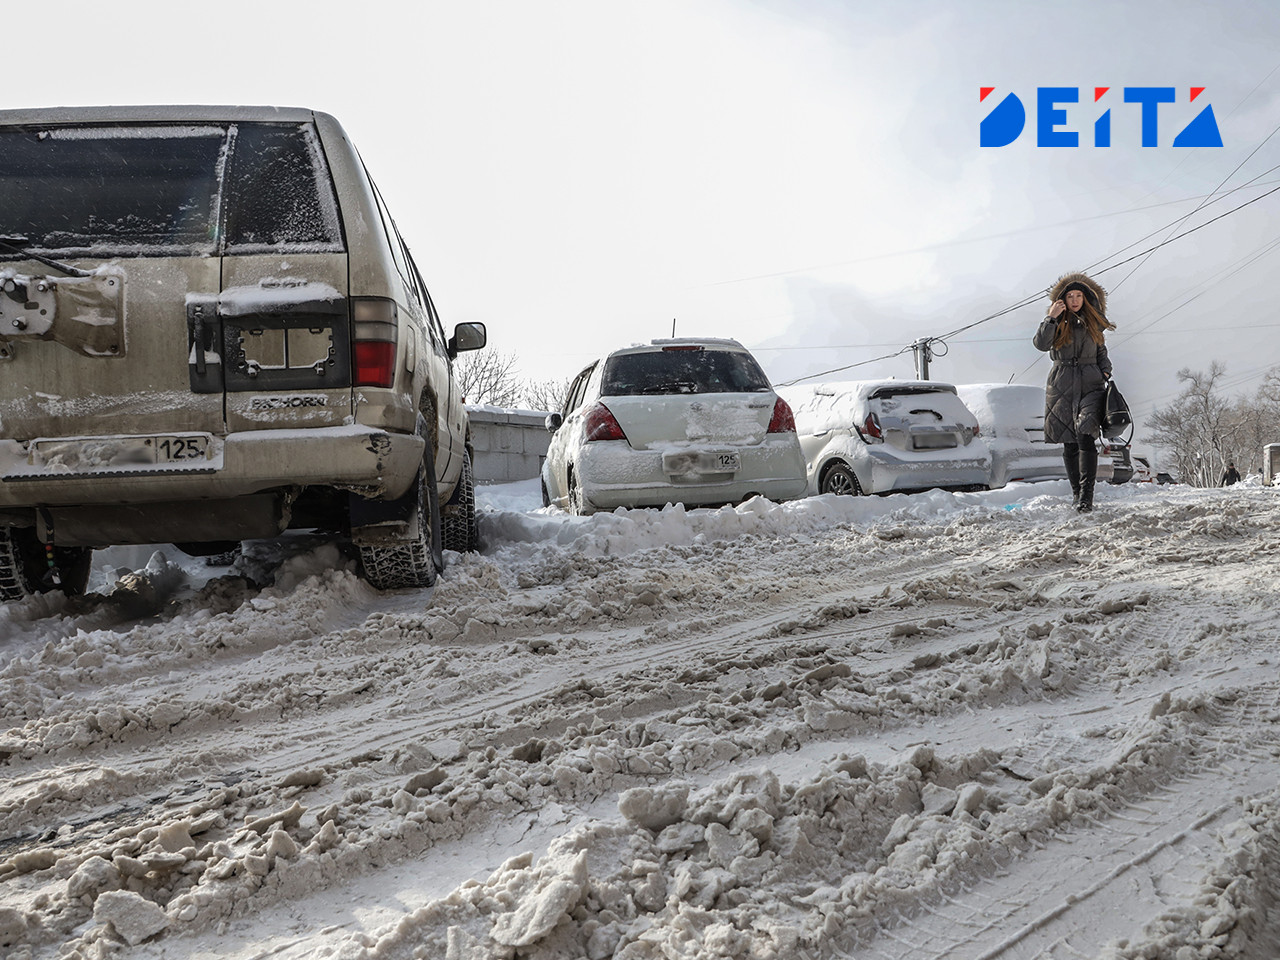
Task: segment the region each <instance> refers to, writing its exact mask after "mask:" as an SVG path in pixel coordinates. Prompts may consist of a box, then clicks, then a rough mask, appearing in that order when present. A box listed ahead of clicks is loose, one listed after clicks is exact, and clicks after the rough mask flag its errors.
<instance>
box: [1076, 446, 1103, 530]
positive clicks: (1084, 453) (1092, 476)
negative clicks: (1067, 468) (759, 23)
mask: <svg viewBox="0 0 1280 960" xmlns="http://www.w3.org/2000/svg"><path fill="white" fill-rule="evenodd" d="M1085 439H1086V440H1087V441H1088V442H1087V443H1081V444H1080V462H1079V464H1078V465H1077V469H1078V470H1079V472H1080V496H1079V498H1078V499H1077V501H1076V509H1077V510H1078V511H1080V512H1081V513H1092V512H1093V485H1094V483H1096V482H1097V479H1098V448H1097V447H1096V446H1094V444H1093V438H1092V437H1086V438H1085Z"/></svg>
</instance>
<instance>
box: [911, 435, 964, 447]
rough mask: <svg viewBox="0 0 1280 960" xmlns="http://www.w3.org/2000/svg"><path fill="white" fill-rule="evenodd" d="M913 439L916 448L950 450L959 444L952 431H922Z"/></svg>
mask: <svg viewBox="0 0 1280 960" xmlns="http://www.w3.org/2000/svg"><path fill="white" fill-rule="evenodd" d="M911 439H912V441H913V447H914V449H916V450H950V449H952V448H954V447H956V446H958V444H957V442H956V438H955V434H952V433H922V434H916V435H915V436H914V437H912V438H911Z"/></svg>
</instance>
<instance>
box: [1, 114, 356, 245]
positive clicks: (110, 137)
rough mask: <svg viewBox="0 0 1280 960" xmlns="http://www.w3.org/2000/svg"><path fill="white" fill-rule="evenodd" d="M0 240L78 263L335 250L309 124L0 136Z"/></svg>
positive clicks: (331, 202)
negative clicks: (84, 259)
mask: <svg viewBox="0 0 1280 960" xmlns="http://www.w3.org/2000/svg"><path fill="white" fill-rule="evenodd" d="M228 171H229V175H227V176H225V177H224V174H228ZM224 179H225V181H226V184H225V189H224ZM224 222H225V224H226V229H225V230H224V229H223V224H224ZM0 236H8V237H20V238H23V239H22V240H21V242H20V245H22V246H25V247H27V248H29V249H32V250H36V251H40V252H46V253H49V252H58V253H61V254H63V255H67V254H80V255H85V256H145V255H147V254H152V255H156V254H163V255H169V256H172V255H175V254H192V255H209V254H214V253H218V252H221V251H222V250H223V248H224V246H227V247H231V248H233V249H235V250H236V252H253V250H254V249H256V248H260V247H271V248H272V249H279V248H281V247H284V248H286V249H290V250H293V251H296V252H301V251H304V250H315V251H317V252H327V251H340V250H341V249H342V242H341V240H342V232H341V228H340V225H339V220H338V213H337V203H336V201H335V199H334V195H333V188H332V185H331V184H330V179H329V174H328V170H327V167H326V166H325V164H324V161H323V158H322V156H321V154H320V150H319V144H318V142H317V139H316V135H315V131H314V129H313V128H312V127H311V125H310V124H301V125H300V124H265V123H262V124H255V123H238V124H199V125H190V126H183V125H173V124H163V125H162V124H152V125H133V126H121V125H110V124H103V125H84V126H64V127H50V128H44V129H34V128H13V127H9V128H3V129H0Z"/></svg>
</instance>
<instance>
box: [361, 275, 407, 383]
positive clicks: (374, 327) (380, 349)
mask: <svg viewBox="0 0 1280 960" xmlns="http://www.w3.org/2000/svg"><path fill="white" fill-rule="evenodd" d="M351 320H352V324H351V326H352V333H353V336H352V341H351V375H352V376H351V379H352V383H353V384H354V385H355V386H357V387H390V386H391V385H392V383H393V382H394V381H395V378H396V339H397V333H398V328H399V325H398V324H397V322H396V304H395V301H394V300H384V299H383V298H381V297H352V298H351Z"/></svg>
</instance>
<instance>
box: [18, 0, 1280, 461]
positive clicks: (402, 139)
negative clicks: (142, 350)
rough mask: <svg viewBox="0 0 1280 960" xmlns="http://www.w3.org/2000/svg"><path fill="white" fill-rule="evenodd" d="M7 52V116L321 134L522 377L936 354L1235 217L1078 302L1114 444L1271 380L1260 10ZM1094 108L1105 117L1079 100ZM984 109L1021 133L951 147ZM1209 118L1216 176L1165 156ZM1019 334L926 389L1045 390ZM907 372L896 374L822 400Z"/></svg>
mask: <svg viewBox="0 0 1280 960" xmlns="http://www.w3.org/2000/svg"><path fill="white" fill-rule="evenodd" d="M15 43H16V41H15ZM19 52H21V58H20V59H21V63H18V62H16V61H15V59H14V58H15V57H16V56H17V55H18V53H19ZM10 54H11V56H10V58H9V67H10V71H11V73H10V80H9V82H8V83H7V84H6V85H5V93H4V95H3V98H2V99H3V103H4V106H6V107H24V106H47V105H78V104H103V103H106V104H129V103H156V102H159V103H245V104H251V103H252V104H259V103H260V104H275V105H288V106H307V107H314V108H316V109H319V110H324V111H326V112H329V113H332V114H334V115H335V116H336V117H337V118H338V119H339V120H340V121H341V122H342V124H343V125H344V126H345V127H346V128H347V131H348V132H349V133H350V135H351V137H352V139H353V140H354V141H355V143H356V145H357V147H358V148H359V149H360V151H361V153H362V155H363V156H364V159H365V161H366V163H367V165H368V167H369V169H370V170H371V172H372V173H373V176H374V178H375V179H376V180H378V181H379V184H380V186H381V188H382V190H383V193H384V194H385V196H386V197H387V200H388V203H389V205H390V206H391V208H392V211H393V214H394V216H395V217H396V219H397V221H398V223H399V225H400V227H401V232H402V233H403V234H404V236H405V239H406V240H407V241H408V243H409V245H410V247H411V248H413V250H414V254H415V258H416V259H417V261H418V263H419V265H420V266H421V268H422V270H423V273H424V275H425V277H426V279H427V283H428V285H429V286H430V287H431V288H432V292H433V296H434V298H435V300H436V302H437V305H438V307H439V308H440V310H441V312H442V314H443V315H444V318H445V321H446V325H451V324H453V323H456V322H459V321H463V320H482V321H484V322H485V323H486V324H488V328H489V336H490V344H491V346H492V348H493V349H495V350H499V351H503V352H509V353H514V354H515V355H516V356H517V357H518V363H519V369H520V372H521V373H522V374H523V375H524V376H526V377H529V378H534V379H543V378H552V377H557V378H559V377H568V376H571V375H572V374H574V373H576V372H577V370H578V369H580V368H581V367H582V366H583V365H585V364H586V363H587V362H589V361H590V360H591V359H592V358H593V357H594V356H598V355H600V354H602V353H605V352H607V351H609V350H610V349H612V348H614V347H616V346H621V345H625V344H627V343H631V342H636V341H643V340H649V339H652V338H654V337H661V336H669V335H670V333H671V329H672V321H673V320H674V321H675V323H676V332H677V333H678V334H680V335H690V336H692V335H708V336H731V337H736V338H737V339H739V340H741V341H742V342H743V343H745V344H747V345H748V346H750V347H752V348H753V349H755V350H756V351H757V356H758V357H759V358H760V360H761V361H762V363H763V364H764V366H765V368H766V370H767V371H768V372H769V374H770V376H771V377H772V378H773V379H774V381H775V382H782V381H786V380H790V379H793V378H796V377H800V376H804V375H807V374H813V373H818V372H820V371H824V370H829V369H831V368H835V367H841V366H845V365H848V364H854V363H858V362H860V361H865V360H869V359H873V358H877V357H881V356H884V355H886V354H890V353H893V352H894V351H897V350H899V349H900V348H901V347H903V346H904V345H906V344H908V343H910V342H911V341H913V340H915V339H917V338H919V337H925V336H936V335H940V334H944V333H948V332H950V331H953V330H955V329H957V328H959V327H962V326H965V325H966V324H969V323H973V322H974V321H977V320H981V319H982V318H984V317H986V316H989V315H991V314H994V313H997V312H999V311H1001V310H1004V309H1005V308H1007V307H1009V306H1011V305H1013V304H1015V303H1018V302H1019V301H1021V300H1023V299H1025V298H1027V297H1030V296H1033V295H1035V294H1036V293H1037V292H1040V291H1043V290H1044V289H1045V288H1046V287H1047V286H1048V285H1049V284H1051V283H1052V282H1053V281H1054V280H1055V279H1056V277H1057V276H1058V275H1059V274H1061V273H1063V272H1066V271H1068V270H1072V269H1081V268H1087V267H1090V266H1091V265H1094V264H1098V265H1099V267H1098V269H1102V267H1105V266H1107V265H1109V264H1112V263H1115V262H1116V261H1117V260H1121V259H1124V258H1125V257H1129V256H1132V255H1133V254H1135V253H1137V252H1139V251H1141V250H1143V249H1145V248H1146V247H1148V246H1152V245H1154V244H1155V243H1157V242H1159V241H1161V240H1164V239H1165V238H1166V237H1168V236H1169V235H1170V234H1171V233H1175V232H1181V231H1184V230H1186V229H1188V228H1190V227H1192V226H1195V225H1197V224H1199V223H1203V222H1204V221H1206V220H1208V219H1209V218H1210V217H1213V216H1217V215H1219V214H1221V213H1225V212H1226V211H1227V210H1229V209H1230V208H1232V207H1237V206H1239V205H1240V204H1241V203H1244V202H1245V201H1248V200H1254V199H1255V198H1261V199H1257V202H1256V203H1253V204H1251V205H1250V206H1247V207H1245V208H1243V209H1241V210H1240V211H1239V212H1238V213H1234V214H1231V215H1229V216H1227V217H1226V218H1224V219H1223V220H1222V221H1220V222H1218V223H1215V224H1212V225H1209V226H1206V227H1205V228H1204V229H1203V230H1200V231H1198V232H1197V233H1195V234H1193V235H1191V236H1189V237H1187V238H1186V239H1183V240H1179V241H1176V242H1174V243H1172V244H1170V245H1168V246H1166V247H1164V248H1162V249H1161V250H1159V251H1157V252H1156V253H1155V254H1154V255H1152V256H1151V257H1150V258H1149V259H1140V260H1135V261H1133V262H1131V263H1129V264H1127V265H1125V266H1122V267H1118V268H1116V269H1112V270H1109V271H1107V272H1105V273H1102V274H1101V275H1100V277H1099V279H1100V282H1102V283H1103V284H1104V285H1105V286H1107V287H1108V288H1109V289H1110V290H1111V291H1112V293H1111V303H1110V311H1109V312H1110V314H1111V317H1112V319H1113V320H1114V321H1115V322H1116V323H1117V324H1118V325H1119V329H1118V330H1117V331H1116V332H1115V333H1113V334H1112V335H1111V337H1110V341H1109V342H1110V345H1111V350H1112V357H1113V360H1114V363H1115V373H1116V378H1117V382H1119V383H1120V384H1121V385H1122V386H1123V387H1125V388H1126V393H1128V394H1129V396H1130V400H1131V402H1133V404H1134V406H1135V407H1136V408H1138V410H1139V413H1140V414H1141V413H1145V412H1149V410H1150V409H1151V408H1152V406H1153V405H1159V404H1162V403H1167V402H1168V401H1169V400H1170V399H1172V397H1173V396H1175V395H1176V393H1177V391H1178V383H1177V381H1176V377H1175V373H1176V371H1177V370H1178V369H1179V368H1181V367H1187V366H1189V367H1192V368H1195V369H1204V368H1206V367H1207V365H1208V363H1209V361H1210V360H1212V359H1219V360H1222V361H1223V362H1224V363H1226V364H1227V367H1228V374H1229V379H1230V382H1232V383H1238V384H1239V389H1242V390H1250V389H1252V388H1254V387H1256V385H1257V382H1258V379H1259V378H1260V376H1261V374H1262V372H1263V371H1265V370H1266V369H1267V368H1268V367H1269V366H1272V365H1276V364H1280V320H1277V317H1276V312H1275V311H1274V309H1273V308H1272V306H1271V304H1272V301H1273V300H1274V299H1275V297H1276V296H1277V293H1276V290H1277V288H1280V281H1277V279H1276V278H1277V276H1278V271H1277V266H1280V255H1277V254H1275V253H1274V252H1273V250H1272V247H1271V246H1270V244H1272V243H1274V242H1275V241H1277V239H1280V231H1277V228H1276V226H1275V224H1276V223H1277V222H1280V194H1277V195H1274V196H1270V197H1264V196H1263V194H1265V193H1266V191H1268V190H1274V189H1276V188H1277V187H1280V170H1274V171H1273V170H1272V169H1271V168H1272V167H1274V166H1276V165H1278V164H1280V136H1276V137H1274V138H1273V139H1271V140H1270V141H1267V138H1268V137H1269V136H1271V134H1272V133H1273V132H1275V130H1276V127H1277V125H1280V69H1277V68H1280V4H1277V3H1274V2H1270V0H1257V2H1241V0H1237V2H1231V0H1226V2H1216V3H1189V2H1168V0H1161V2H1150V3H1148V2H1128V3H1126V2H1123V0H1121V2H1116V0H1111V2H1088V0H1086V2H1076V3H1072V4H1031V3H1024V2H994V0H968V2H963V3H961V2H954V3H951V2H948V3H943V2H909V0H906V2H893V3H890V2H857V0H844V2H836V0H637V2H630V0H626V2H614V0H537V2H528V0H467V2H459V0H448V2H445V0H423V2H419V3H414V4H409V3H390V2H384V0H363V2H360V3H333V2H327V0H308V2H305V3H281V2H271V0H257V2H245V0H230V2H223V3H219V4H217V5H213V6H211V5H202V6H183V5H174V4H172V3H170V2H167V0H166V2H154V3H153V2H141V0H113V2H112V3H110V4H102V3H98V2H94V3H85V2H80V0H69V2H64V3H60V4H59V5H58V8H57V16H56V19H55V20H49V19H46V18H43V17H42V18H41V20H40V23H39V25H38V27H35V28H33V29H32V30H30V31H29V32H27V33H26V39H25V40H24V41H23V45H22V46H21V50H19V47H17V46H13V45H12V44H11V49H10ZM984 86H990V87H994V88H995V92H994V93H993V94H992V95H991V96H990V97H989V98H988V99H987V100H986V101H984V102H980V101H979V89H980V88H981V87H984ZM1048 86H1055V87H1078V88H1080V102H1079V103H1077V104H1064V105H1061V108H1062V109H1064V110H1066V122H1065V123H1064V124H1062V125H1061V127H1060V128H1061V129H1063V130H1074V131H1077V132H1079V134H1080V142H1081V145H1080V146H1079V147H1077V148H1047V147H1039V146H1037V143H1036V137H1035V124H1036V112H1035V103H1036V88H1037V87H1048ZM1139 86H1143V87H1151V86H1159V87H1166V86H1167V87H1174V88H1175V89H1176V97H1177V99H1176V101H1175V102H1174V103H1171V104H1165V105H1162V106H1161V107H1160V108H1159V113H1158V114H1157V116H1158V118H1159V124H1160V126H1159V131H1158V132H1159V139H1158V145H1157V146H1155V147H1142V146H1140V141H1141V129H1140V128H1141V123H1140V120H1141V113H1142V108H1141V107H1140V106H1139V105H1137V104H1126V103H1124V101H1123V94H1122V90H1123V88H1124V87H1139ZM1193 86H1194V87H1204V88H1205V89H1204V92H1203V93H1202V94H1201V95H1200V97H1199V98H1198V99H1197V101H1196V102H1195V103H1194V104H1193V103H1191V102H1190V88H1191V87H1193ZM1095 87H1110V88H1111V89H1110V91H1109V92H1108V93H1107V94H1105V95H1104V97H1103V100H1102V101H1099V102H1098V103H1097V104H1095V103H1094V99H1093V90H1094V88H1095ZM1009 93H1015V94H1017V95H1018V96H1019V98H1020V99H1021V100H1022V102H1023V103H1025V104H1026V106H1027V114H1028V117H1027V130H1026V131H1025V132H1024V133H1023V134H1022V136H1021V137H1020V138H1019V139H1018V140H1017V141H1015V142H1014V143H1013V144H1012V145H1010V146H1007V147H1003V148H998V149H997V148H982V147H980V146H979V124H980V122H981V120H982V118H983V117H984V116H986V115H987V113H989V112H990V110H991V108H992V107H994V106H995V104H996V103H997V102H998V101H999V100H1001V99H1003V98H1004V97H1005V96H1006V95H1007V94H1009ZM1205 105H1212V107H1213V110H1214V114H1215V116H1216V119H1217V123H1218V125H1219V128H1220V129H1221V133H1222V138H1223V141H1224V146H1223V147H1222V148H1175V147H1173V146H1172V140H1173V138H1174V136H1175V135H1176V134H1177V133H1178V132H1179V130H1181V128H1182V127H1183V126H1184V125H1185V124H1186V123H1188V122H1190V121H1191V119H1192V118H1193V117H1194V116H1195V115H1196V114H1197V113H1199V111H1200V110H1201V109H1202V108H1203V107H1204V106H1205ZM1106 106H1109V107H1110V108H1111V116H1112V146H1111V147H1110V148H1107V149H1103V148H1098V147H1094V146H1092V142H1093V134H1092V131H1093V123H1094V120H1096V119H1097V118H1098V117H1099V116H1100V115H1101V112H1102V109H1103V107H1106ZM1264 141H1267V142H1265V144H1264ZM1260 145H1261V147H1260ZM1255 151H1256V152H1255ZM1237 168H1239V169H1237ZM1254 178H1257V179H1256V180H1254ZM1250 180H1253V181H1254V182H1253V183H1252V184H1251V185H1249V186H1244V184H1246V182H1247V181H1250ZM1235 187H1243V189H1240V190H1239V191H1238V192H1235V193H1232V194H1230V196H1227V197H1226V198H1225V199H1218V200H1217V202H1215V203H1212V205H1210V206H1207V207H1205V208H1204V209H1202V210H1200V211H1199V212H1196V213H1193V211H1195V210H1196V207H1197V205H1198V204H1199V203H1200V202H1201V201H1203V200H1204V199H1205V198H1206V197H1209V195H1211V194H1213V195H1214V198H1215V199H1216V198H1218V197H1220V196H1221V195H1222V194H1223V193H1225V192H1226V191H1229V190H1231V189H1233V188H1235ZM1215 191H1217V193H1216V194H1215ZM1188 214H1191V216H1190V218H1189V219H1187V220H1185V222H1183V223H1182V224H1181V226H1179V227H1178V228H1177V229H1176V230H1175V229H1174V224H1175V223H1177V222H1178V221H1179V219H1180V218H1183V217H1186V216H1187V215H1188ZM1144 238H1145V239H1144ZM1135 267H1136V268H1137V269H1136V270H1135ZM1131 272H1132V273H1131ZM1130 274H1131V275H1130ZM1193 297H1195V298H1196V299H1194V300H1192V299H1191V298H1193ZM1044 306H1045V302H1044V301H1043V300H1041V301H1037V302H1036V303H1035V304H1034V305H1031V306H1027V307H1024V308H1022V309H1020V310H1017V311H1014V312H1013V313H1011V314H1009V315H1007V316H1004V317H1001V318H999V319H997V320H992V321H990V322H987V323H983V324H982V325H980V326H978V327H976V328H974V329H973V330H970V331H968V332H967V333H964V334H961V335H959V336H958V337H956V338H954V339H953V340H952V341H951V342H950V344H949V346H948V347H939V348H938V352H939V353H941V352H942V351H943V350H948V351H949V352H948V353H947V354H946V356H943V357H938V358H937V359H935V361H934V363H933V368H932V373H933V377H934V379H939V380H950V381H952V382H971V381H982V380H996V381H1007V380H1009V379H1010V378H1014V379H1015V380H1017V381H1019V382H1042V381H1043V379H1044V376H1045V374H1046V372H1047V363H1046V361H1045V360H1043V359H1040V355H1039V354H1038V353H1037V352H1036V351H1035V350H1034V348H1033V347H1032V346H1031V344H1030V337H1031V333H1032V331H1033V330H1034V328H1035V326H1036V324H1037V323H1038V322H1039V319H1040V317H1041V316H1042V315H1043V312H1044ZM912 375H913V367H912V362H911V355H910V354H909V353H908V354H904V355H902V356H899V357H896V358H894V359H891V360H885V361H881V362H877V363H872V364H866V365H863V366H859V367H855V368H853V369H850V370H846V371H844V372H842V373H839V374H834V375H832V376H833V378H834V377H838V378H843V379H853V378H863V379H865V378H872V377H881V376H898V377H910V376H912ZM1250 378H1251V379H1250ZM1139 433H1140V434H1141V430H1139ZM1278 439H1280V438H1278Z"/></svg>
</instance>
